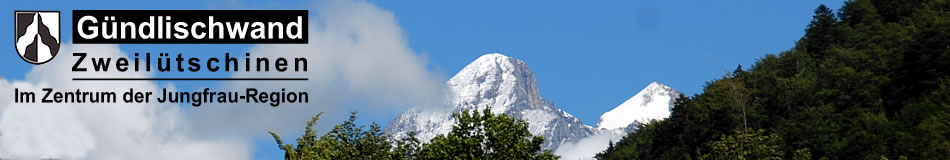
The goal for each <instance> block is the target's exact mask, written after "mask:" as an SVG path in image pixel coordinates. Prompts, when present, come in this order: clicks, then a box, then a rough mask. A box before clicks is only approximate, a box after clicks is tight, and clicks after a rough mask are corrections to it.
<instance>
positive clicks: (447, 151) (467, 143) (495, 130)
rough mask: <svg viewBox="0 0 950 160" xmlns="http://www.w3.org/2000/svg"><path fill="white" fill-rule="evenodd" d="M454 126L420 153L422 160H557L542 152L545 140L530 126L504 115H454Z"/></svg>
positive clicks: (479, 113) (487, 112)
mask: <svg viewBox="0 0 950 160" xmlns="http://www.w3.org/2000/svg"><path fill="white" fill-rule="evenodd" d="M452 117H454V118H455V119H456V122H455V126H453V127H452V131H451V132H449V133H448V134H447V135H439V136H436V137H435V138H434V139H432V141H431V142H430V143H429V144H425V145H423V147H422V150H421V151H420V152H419V153H418V157H419V158H420V159H557V158H558V157H557V156H555V155H554V154H552V153H551V151H550V150H542V148H541V143H542V142H544V138H542V137H540V136H533V135H531V132H529V131H528V123H527V122H524V121H520V120H516V119H514V118H511V117H508V116H507V115H504V114H498V115H496V114H493V113H492V112H491V110H490V108H486V109H485V110H484V111H482V112H478V111H462V112H456V113H453V114H452Z"/></svg>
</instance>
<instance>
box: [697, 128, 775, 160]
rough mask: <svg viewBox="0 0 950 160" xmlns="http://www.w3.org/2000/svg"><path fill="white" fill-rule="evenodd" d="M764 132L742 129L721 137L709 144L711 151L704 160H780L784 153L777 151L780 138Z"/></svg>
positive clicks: (704, 156)
mask: <svg viewBox="0 0 950 160" xmlns="http://www.w3.org/2000/svg"><path fill="white" fill-rule="evenodd" d="M764 132H765V130H762V129H759V130H752V129H743V130H736V133H735V134H733V135H729V136H722V138H721V139H720V140H718V141H713V142H712V143H710V144H709V147H710V148H712V151H711V152H709V153H707V154H705V155H703V158H704V159H715V160H727V159H730V160H731V159H782V156H784V155H785V153H784V152H782V151H781V150H779V146H780V145H779V143H781V142H782V140H781V138H779V137H778V135H776V134H769V135H765V133H764Z"/></svg>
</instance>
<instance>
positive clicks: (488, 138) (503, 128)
mask: <svg viewBox="0 0 950 160" xmlns="http://www.w3.org/2000/svg"><path fill="white" fill-rule="evenodd" d="M322 114H323V113H319V114H317V115H316V116H314V117H313V119H312V120H310V121H307V126H306V128H305V129H304V134H303V135H302V136H300V137H299V138H297V144H296V145H291V144H284V142H283V140H282V139H281V138H280V136H278V135H277V133H274V132H270V134H271V135H272V136H273V137H274V140H275V141H277V145H278V147H280V149H281V150H283V151H284V158H285V159H288V160H311V159H557V156H555V155H554V154H552V153H551V151H550V150H542V148H541V143H542V142H544V138H541V137H540V136H534V135H532V134H531V132H529V131H528V123H527V122H524V121H520V120H517V119H514V118H511V117H508V116H507V115H503V114H499V115H495V114H493V113H491V111H490V110H489V109H485V111H483V112H481V113H479V112H478V111H472V113H469V112H468V111H463V112H459V113H454V114H453V115H452V116H453V117H454V118H455V119H456V123H455V126H453V127H452V132H450V133H448V134H446V135H439V136H437V137H436V138H435V139H433V140H432V142H430V143H428V144H422V143H421V142H420V141H419V139H417V138H416V137H415V133H409V135H407V136H405V137H403V138H401V139H398V140H391V139H390V137H389V136H388V135H386V134H384V133H383V131H382V129H381V128H380V127H379V125H377V124H376V123H373V124H372V125H370V126H369V128H368V129H366V130H364V128H366V127H365V126H357V125H356V123H355V121H356V112H353V113H351V114H350V118H349V119H348V120H346V121H344V122H343V123H341V124H338V125H336V126H334V127H333V130H330V131H329V132H327V133H326V134H324V135H323V136H319V138H318V135H319V133H317V131H316V130H314V129H313V126H314V125H315V124H316V122H317V121H318V120H319V119H320V115H322Z"/></svg>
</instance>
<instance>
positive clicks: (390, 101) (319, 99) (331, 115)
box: [194, 0, 445, 137]
mask: <svg viewBox="0 0 950 160" xmlns="http://www.w3.org/2000/svg"><path fill="white" fill-rule="evenodd" d="M311 8H312V9H311V10H310V11H311V14H313V15H311V17H310V18H311V19H310V21H309V25H310V28H309V43H308V44H296V45H287V44H279V45H270V44H267V45H256V46H254V47H253V48H251V49H250V50H249V51H248V52H250V53H251V56H252V57H268V58H270V59H272V60H273V59H274V58H277V57H284V58H296V57H305V58H306V59H307V61H308V66H307V69H308V71H307V72H293V71H288V72H284V73H280V72H273V71H272V72H237V73H235V74H234V75H233V77H306V78H309V81H284V82H248V81H240V82H234V83H225V84H223V85H222V87H221V88H233V89H238V90H243V89H244V88H247V87H253V88H257V89H261V90H272V91H279V90H280V89H281V88H287V90H288V91H306V92H308V93H309V96H310V99H309V103H307V104H281V105H280V106H279V107H270V106H268V105H266V104H239V105H226V106H225V105H207V106H204V105H203V106H202V107H198V108H196V109H195V114H194V115H195V116H194V117H195V119H196V120H197V123H196V125H199V126H200V127H196V128H201V129H205V130H207V132H204V133H210V134H217V132H227V133H237V134H240V135H239V136H247V135H253V136H267V134H266V131H268V130H275V131H278V132H279V133H281V134H282V135H284V134H290V135H293V134H299V132H300V130H301V129H302V128H303V125H304V124H305V122H306V121H307V120H309V119H310V117H311V116H313V115H315V114H316V113H318V112H326V114H324V115H323V117H321V120H320V122H319V123H317V128H318V129H321V130H320V131H326V129H327V128H329V127H330V126H332V125H334V124H336V123H338V122H339V121H342V119H343V118H345V117H346V116H348V115H349V114H348V112H349V111H352V109H354V108H350V107H357V108H355V109H357V110H358V111H360V112H361V113H360V116H361V119H365V118H366V117H367V116H368V115H369V116H373V115H392V113H401V112H404V111H405V110H406V109H407V108H408V107H409V106H412V105H423V106H434V105H431V104H441V100H442V98H443V97H444V94H443V89H444V82H445V81H444V78H443V77H444V76H440V75H437V74H434V73H432V72H430V71H429V70H428V69H427V68H426V66H427V64H426V59H425V58H424V57H423V56H421V55H420V54H417V53H414V52H413V51H412V49H410V48H409V47H408V42H407V40H406V37H405V35H404V34H403V30H402V29H401V28H400V27H399V24H398V22H397V20H396V17H395V16H394V15H393V13H392V12H390V11H387V10H384V9H382V8H379V7H377V6H376V5H374V4H372V3H369V2H366V1H361V0H356V1H319V2H315V3H314V4H312V7H311ZM356 105H359V106H356ZM380 119H381V118H380ZM386 120H388V119H386ZM381 125H385V124H381ZM285 136H287V135H285ZM287 137H289V136H287Z"/></svg>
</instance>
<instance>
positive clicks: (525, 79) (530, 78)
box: [448, 53, 543, 113]
mask: <svg viewBox="0 0 950 160" xmlns="http://www.w3.org/2000/svg"><path fill="white" fill-rule="evenodd" d="M448 86H449V88H451V89H452V90H453V91H455V93H456V95H455V98H456V99H455V102H458V103H459V104H458V106H459V107H461V108H462V109H478V110H481V109H484V108H485V107H486V106H491V107H492V112H495V113H504V112H505V111H507V110H508V109H509V107H512V106H516V105H519V104H515V103H523V104H525V105H526V106H525V107H528V108H538V107H540V104H543V100H542V99H541V96H540V93H539V92H538V86H537V81H536V80H535V79H534V73H533V72H531V69H530V68H528V65H526V64H525V62H524V61H521V60H519V59H515V58H511V57H508V56H505V55H502V54H499V53H492V54H486V55H482V56H481V57H479V58H478V59H475V61H473V62H472V63H470V64H469V65H467V66H465V68H463V69H462V70H461V71H459V72H458V74H456V75H455V76H454V77H452V79H449V82H448Z"/></svg>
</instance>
